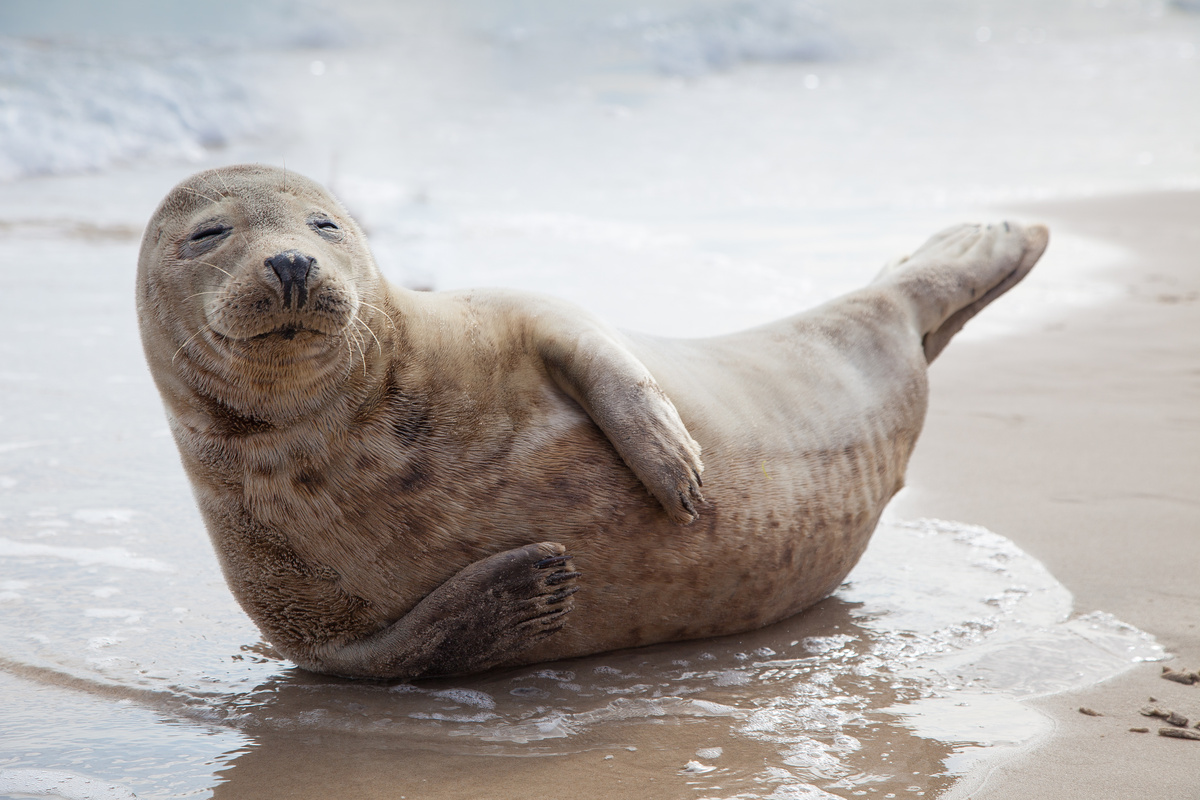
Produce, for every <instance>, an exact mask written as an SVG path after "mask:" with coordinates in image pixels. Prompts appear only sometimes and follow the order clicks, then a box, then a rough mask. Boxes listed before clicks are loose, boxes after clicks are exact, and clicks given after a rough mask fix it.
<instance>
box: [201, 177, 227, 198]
mask: <svg viewBox="0 0 1200 800" xmlns="http://www.w3.org/2000/svg"><path fill="white" fill-rule="evenodd" d="M196 177H197V178H199V179H200V180H202V181H204V185H205V186H207V187H208V188H210V189H212V190H213V191H214V192H216V193H217V197H219V198H221V199H222V200H224V199H225V197H226V195H225V194H224V193H223V192H222V191H221V190H220V189H218V188H217V187H216V186H214V185H213V183H212V181H210V180H208V178H205V177H204V174H203V173H197V175H196ZM225 188H229V187H225ZM214 202H216V201H214Z"/></svg>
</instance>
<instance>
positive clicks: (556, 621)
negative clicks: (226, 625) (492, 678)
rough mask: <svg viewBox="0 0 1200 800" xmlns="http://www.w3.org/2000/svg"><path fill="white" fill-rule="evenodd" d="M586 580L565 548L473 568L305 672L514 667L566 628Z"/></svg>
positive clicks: (404, 674) (331, 649)
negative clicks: (526, 653) (580, 582)
mask: <svg viewBox="0 0 1200 800" xmlns="http://www.w3.org/2000/svg"><path fill="white" fill-rule="evenodd" d="M578 577H579V573H578V572H575V571H574V570H573V569H572V566H571V558H570V556H568V555H566V553H565V550H564V548H563V546H562V545H560V544H554V543H552V542H543V543H541V544H531V545H526V546H525V547H519V548H517V549H515V550H506V551H504V552H502V553H496V554H495V555H492V556H489V557H487V558H485V559H482V560H480V561H476V562H475V563H474V564H469V565H468V566H466V567H465V568H463V569H462V570H461V571H459V572H458V573H457V574H456V575H455V576H454V577H452V578H450V580H448V581H446V582H445V583H443V584H442V585H441V586H439V587H438V588H437V589H435V590H434V591H433V592H431V593H430V594H429V595H428V596H427V597H425V599H424V600H422V601H421V602H420V603H418V604H417V605H416V606H415V607H414V608H413V609H412V610H411V611H409V612H408V613H407V614H405V615H404V616H403V617H401V618H400V619H399V620H397V621H396V622H394V623H392V624H391V625H389V626H388V627H386V628H384V629H383V630H381V631H379V632H378V633H376V634H374V635H372V636H369V637H367V638H365V639H360V640H358V641H354V642H350V643H349V644H344V645H339V646H333V645H327V646H325V647H324V648H321V649H320V651H319V652H318V653H317V656H316V664H315V665H312V666H310V665H309V664H304V663H302V664H301V665H302V666H305V667H308V668H310V669H314V670H315V671H318V672H324V673H330V674H334V675H342V676H345V677H351V678H422V677H432V676H436V675H459V674H463V673H467V672H478V671H480V670H484V669H488V668H489V667H493V666H497V665H499V664H504V663H507V662H511V661H512V660H513V659H515V658H516V657H517V656H519V655H520V654H521V653H523V652H524V651H526V650H528V649H529V648H530V647H532V646H533V645H535V644H537V643H538V642H541V641H542V640H543V639H545V638H546V637H548V636H551V635H553V634H554V633H555V632H557V631H558V630H559V629H561V628H562V626H563V624H564V623H565V617H566V616H567V614H568V613H570V611H571V609H572V607H573V604H574V600H573V599H572V597H571V596H572V595H573V594H575V592H576V591H577V590H578V586H577V585H576V584H577V578H578Z"/></svg>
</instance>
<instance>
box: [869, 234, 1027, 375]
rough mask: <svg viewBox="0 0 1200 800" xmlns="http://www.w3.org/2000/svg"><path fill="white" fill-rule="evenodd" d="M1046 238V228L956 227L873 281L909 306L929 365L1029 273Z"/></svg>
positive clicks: (927, 243)
mask: <svg viewBox="0 0 1200 800" xmlns="http://www.w3.org/2000/svg"><path fill="white" fill-rule="evenodd" d="M1049 238H1050V232H1049V231H1048V230H1047V229H1046V227H1045V226H1044V225H1029V226H1021V225H1016V224H1014V223H1011V222H1002V223H998V224H995V225H958V226H955V227H953V228H947V229H946V230H944V231H942V232H941V233H938V234H936V235H935V236H933V238H931V239H930V240H929V241H928V242H926V243H925V244H923V245H922V246H921V248H920V249H919V250H917V251H916V252H915V253H913V254H912V255H911V256H907V257H905V258H902V259H900V260H899V261H896V262H893V263H892V264H889V265H888V266H886V267H884V269H883V271H882V272H881V273H880V274H879V276H878V277H876V279H875V282H876V283H878V284H891V285H892V286H893V287H895V288H898V289H900V291H901V294H902V295H903V296H904V297H905V298H906V299H908V301H909V302H910V303H911V307H912V310H913V313H914V315H915V317H916V324H917V328H918V330H919V331H920V333H921V335H922V345H923V347H924V349H925V359H926V361H933V359H934V358H936V357H937V355H938V353H940V352H942V348H944V347H945V346H946V345H947V343H949V341H950V339H951V337H953V336H954V334H956V333H958V331H959V330H960V329H961V328H962V326H963V325H964V324H966V322H967V320H969V319H970V318H971V317H973V316H975V315H976V314H978V313H979V312H980V311H981V310H982V309H983V307H984V306H986V305H987V304H988V303H990V302H992V301H993V300H995V299H996V298H997V297H999V296H1000V295H1002V294H1004V293H1005V292H1007V291H1008V290H1009V289H1011V288H1012V287H1013V286H1015V285H1016V284H1017V282H1018V281H1020V280H1021V279H1022V278H1024V277H1025V276H1026V275H1027V274H1028V273H1029V271H1030V270H1031V269H1033V265H1034V264H1036V263H1037V261H1038V259H1039V258H1040V257H1041V255H1042V253H1043V251H1045V249H1046V244H1047V242H1048V241H1049Z"/></svg>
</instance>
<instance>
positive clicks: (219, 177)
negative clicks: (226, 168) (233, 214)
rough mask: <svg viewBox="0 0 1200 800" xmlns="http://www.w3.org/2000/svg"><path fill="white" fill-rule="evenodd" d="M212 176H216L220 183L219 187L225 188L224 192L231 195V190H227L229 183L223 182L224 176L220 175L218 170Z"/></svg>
mask: <svg viewBox="0 0 1200 800" xmlns="http://www.w3.org/2000/svg"><path fill="white" fill-rule="evenodd" d="M213 175H216V176H217V178H218V179H219V180H220V181H221V185H222V186H224V187H225V191H226V192H228V193H229V194H232V193H233V189H230V188H229V182H228V181H226V180H225V176H224V175H222V174H221V173H220V171H219V170H218V171H217V172H214V173H213ZM229 194H226V195H223V196H224V197H228V196H229Z"/></svg>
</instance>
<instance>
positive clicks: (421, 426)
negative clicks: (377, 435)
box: [384, 385, 433, 445]
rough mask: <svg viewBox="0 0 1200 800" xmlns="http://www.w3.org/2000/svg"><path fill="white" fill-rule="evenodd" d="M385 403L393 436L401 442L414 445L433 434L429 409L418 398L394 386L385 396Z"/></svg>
mask: <svg viewBox="0 0 1200 800" xmlns="http://www.w3.org/2000/svg"><path fill="white" fill-rule="evenodd" d="M384 402H385V403H386V404H387V415H388V418H389V419H390V421H391V424H392V435H393V436H395V437H396V438H397V439H399V440H400V441H401V442H404V443H405V444H409V445H413V444H416V443H417V442H419V441H421V440H423V439H427V438H428V437H429V436H430V434H432V433H433V420H432V418H431V414H430V413H429V408H428V406H427V405H426V404H425V403H423V402H421V401H420V400H419V399H418V398H416V397H414V396H412V395H410V394H407V393H406V392H404V391H403V390H402V389H400V387H398V386H395V385H392V386H389V387H388V389H387V392H386V393H385V395H384Z"/></svg>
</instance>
